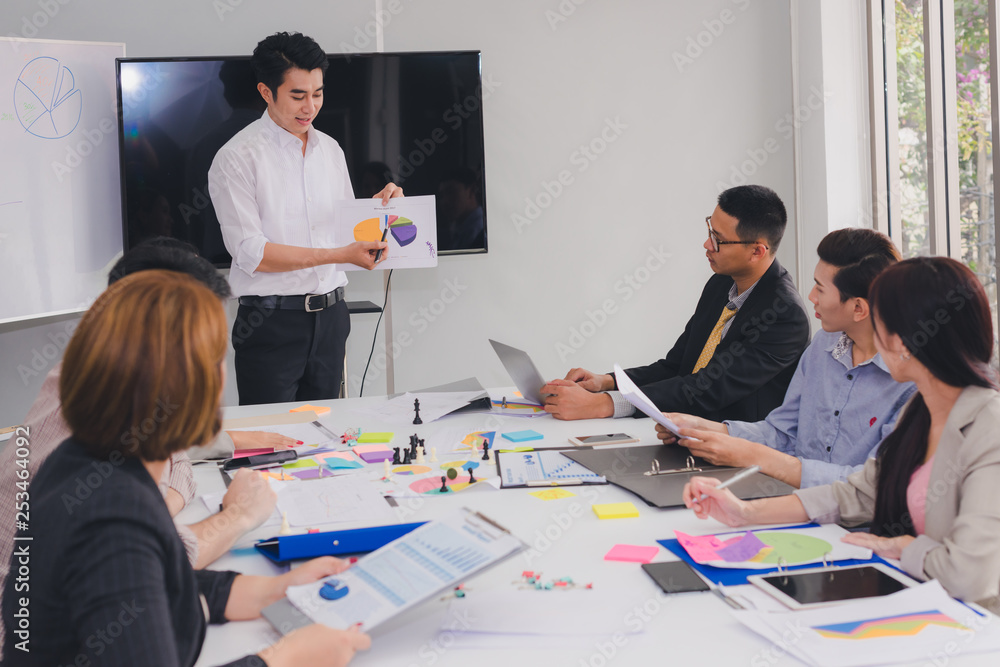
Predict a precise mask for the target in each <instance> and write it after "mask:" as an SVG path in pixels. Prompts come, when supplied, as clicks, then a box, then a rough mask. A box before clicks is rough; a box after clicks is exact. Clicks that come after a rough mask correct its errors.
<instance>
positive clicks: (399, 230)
mask: <svg viewBox="0 0 1000 667" xmlns="http://www.w3.org/2000/svg"><path fill="white" fill-rule="evenodd" d="M389 233H390V234H392V238H394V239H396V243H398V244H399V247H400V248H405V247H406V246H408V245H410V244H411V243H413V241H414V239H416V238H417V226H416V225H415V224H413V221H412V220H410V219H409V218H401V217H399V216H396V215H390V216H389Z"/></svg>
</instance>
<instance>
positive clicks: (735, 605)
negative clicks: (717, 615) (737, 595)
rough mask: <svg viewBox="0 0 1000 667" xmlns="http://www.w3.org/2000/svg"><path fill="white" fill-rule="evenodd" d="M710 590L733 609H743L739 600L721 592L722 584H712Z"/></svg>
mask: <svg viewBox="0 0 1000 667" xmlns="http://www.w3.org/2000/svg"><path fill="white" fill-rule="evenodd" d="M711 590H712V593H714V594H715V595H716V596H717V597H718V598H719V599H720V600H722V601H723V602H725V603H726V604H728V605H729V606H730V607H732V608H733V609H744V607H743V605H741V604H740V603H739V602H737V601H736V600H734V599H732V598H731V597H729V596H728V595H726V594H725V592H723V590H722V586H712V588H711Z"/></svg>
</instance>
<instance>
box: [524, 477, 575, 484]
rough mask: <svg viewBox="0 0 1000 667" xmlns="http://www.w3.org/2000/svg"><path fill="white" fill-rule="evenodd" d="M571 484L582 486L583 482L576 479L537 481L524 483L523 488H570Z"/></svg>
mask: <svg viewBox="0 0 1000 667" xmlns="http://www.w3.org/2000/svg"><path fill="white" fill-rule="evenodd" d="M571 484H583V480H582V479H579V478H577V477H568V478H566V479H560V480H558V481H553V480H547V479H538V480H529V481H527V482H525V483H524V485H525V486H570V485H571Z"/></svg>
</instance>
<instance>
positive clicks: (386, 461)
mask: <svg viewBox="0 0 1000 667" xmlns="http://www.w3.org/2000/svg"><path fill="white" fill-rule="evenodd" d="M382 469H383V470H384V471H385V476H386V477H389V476H390V475H392V468H390V467H389V459H382Z"/></svg>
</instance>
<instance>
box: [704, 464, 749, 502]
mask: <svg viewBox="0 0 1000 667" xmlns="http://www.w3.org/2000/svg"><path fill="white" fill-rule="evenodd" d="M758 472H760V466H750V467H749V468H747V469H746V470H743V471H741V472H738V473H736V474H735V475H733V476H732V477H730V478H729V479H727V480H726V481H725V482H723V483H722V484H719V485H718V486H717V487H715V488H716V489H724V488H726V487H727V486H732V485H733V484H735V483H736V482H740V481H742V480H744V479H746V478H747V477H749V476H750V475H753V474H755V473H758ZM704 500H708V494H707V493H703V494H701V498H699V499H698V502H702V501H704Z"/></svg>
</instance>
